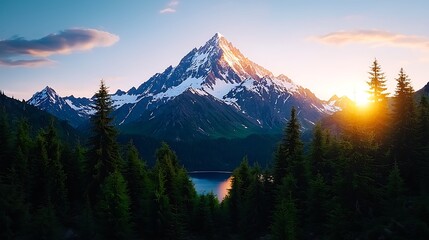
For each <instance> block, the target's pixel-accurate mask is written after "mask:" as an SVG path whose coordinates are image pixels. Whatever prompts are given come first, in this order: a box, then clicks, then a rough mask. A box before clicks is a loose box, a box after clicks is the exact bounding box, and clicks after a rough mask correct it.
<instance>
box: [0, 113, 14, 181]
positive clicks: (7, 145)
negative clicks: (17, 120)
mask: <svg viewBox="0 0 429 240" xmlns="http://www.w3.org/2000/svg"><path fill="white" fill-rule="evenodd" d="M11 148H12V137H11V132H10V127H9V123H8V119H7V114H6V112H5V111H4V110H0V176H2V175H4V174H5V173H7V170H9V169H10V167H11V165H12V149H11Z"/></svg>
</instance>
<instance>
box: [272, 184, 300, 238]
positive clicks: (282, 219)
mask: <svg viewBox="0 0 429 240" xmlns="http://www.w3.org/2000/svg"><path fill="white" fill-rule="evenodd" d="M287 179H288V177H285V178H283V184H282V185H281V187H280V188H281V189H282V190H281V194H282V195H283V194H285V195H283V196H282V197H281V198H280V200H279V202H278V203H277V205H276V208H275V210H274V214H273V223H272V225H271V233H272V237H273V239H279V240H280V239H291V240H293V239H298V233H297V231H298V224H297V222H298V216H297V209H296V205H295V200H294V199H293V198H292V194H291V192H289V193H287V192H288V191H287V189H289V188H290V186H289V182H288V180H287Z"/></svg>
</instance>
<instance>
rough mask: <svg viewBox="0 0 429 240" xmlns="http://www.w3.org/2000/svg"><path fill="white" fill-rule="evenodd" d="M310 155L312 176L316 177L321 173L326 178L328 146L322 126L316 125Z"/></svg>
mask: <svg viewBox="0 0 429 240" xmlns="http://www.w3.org/2000/svg"><path fill="white" fill-rule="evenodd" d="M310 154H311V155H310V160H311V161H310V166H311V174H312V175H313V176H315V175H316V174H318V173H319V174H322V176H326V174H327V166H326V165H327V164H326V144H325V137H324V134H323V130H322V126H321V125H320V124H316V126H315V127H314V130H313V140H312V141H311V153H310Z"/></svg>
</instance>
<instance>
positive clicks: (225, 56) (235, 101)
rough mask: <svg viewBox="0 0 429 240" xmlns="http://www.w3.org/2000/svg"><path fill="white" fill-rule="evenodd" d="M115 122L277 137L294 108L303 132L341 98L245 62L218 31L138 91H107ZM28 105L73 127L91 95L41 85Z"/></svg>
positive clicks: (203, 133) (163, 135)
mask: <svg viewBox="0 0 429 240" xmlns="http://www.w3.org/2000/svg"><path fill="white" fill-rule="evenodd" d="M111 98H112V102H113V107H114V112H113V115H114V119H115V124H116V125H117V126H118V127H119V128H120V130H121V132H122V133H125V134H137V135H146V136H151V137H155V138H158V139H170V140H175V141H186V140H194V139H207V138H209V139H213V138H222V137H225V138H240V137H246V136H249V135H251V134H258V133H264V134H267V133H279V132H280V131H281V129H282V128H283V127H284V124H285V122H286V121H287V119H288V117H289V115H290V110H291V108H292V106H294V107H295V108H297V110H298V118H299V119H300V121H301V124H302V126H303V128H304V129H309V128H311V127H312V126H313V125H314V123H315V122H317V121H318V120H319V119H320V118H321V117H323V116H326V115H329V114H332V113H333V112H336V111H338V110H340V109H341V107H344V106H345V105H347V104H352V101H350V100H349V99H348V98H346V97H342V98H339V97H336V96H334V97H333V98H331V99H330V100H329V101H322V100H320V99H319V98H317V97H316V96H315V95H314V94H313V93H312V92H311V91H310V90H309V89H307V88H304V87H302V86H300V85H298V84H296V83H295V82H293V81H292V80H291V79H289V78H288V77H287V76H285V75H279V76H274V74H273V73H272V72H270V71H269V70H267V69H265V68H263V67H262V66H259V65H258V64H256V63H254V62H252V61H251V60H249V59H248V58H246V57H245V56H244V55H243V54H242V53H241V52H240V51H239V50H238V49H237V48H235V47H234V46H233V45H232V44H231V43H230V42H229V41H228V40H227V39H226V38H225V37H223V36H222V35H221V34H219V33H216V34H215V35H214V36H213V37H212V38H211V39H210V40H209V41H207V42H206V43H205V44H204V45H203V46H201V47H199V48H194V49H192V50H191V51H190V52H189V53H188V54H187V55H186V56H185V57H183V58H182V59H181V61H180V62H179V64H178V65H177V66H175V67H173V66H169V67H168V68H166V69H165V71H164V72H162V73H157V74H155V75H153V76H152V77H151V78H150V79H149V80H147V81H145V82H144V83H142V84H141V85H140V86H139V87H137V88H135V87H133V88H131V89H129V90H128V91H126V92H125V91H122V90H117V91H116V92H115V93H113V94H111ZM28 103H29V104H31V105H34V106H36V107H38V108H40V109H42V110H45V111H47V112H49V113H51V114H53V115H55V116H57V117H58V118H60V119H63V120H67V121H68V122H69V123H70V124H71V125H72V126H74V127H79V126H82V125H84V124H86V123H87V122H88V119H89V118H90V116H91V114H93V110H92V108H91V104H92V103H93V99H92V98H76V97H74V96H68V97H60V96H58V94H56V92H55V90H54V89H52V88H50V87H46V88H45V89H43V90H42V91H40V92H37V93H35V94H34V95H33V97H32V98H31V99H29V100H28Z"/></svg>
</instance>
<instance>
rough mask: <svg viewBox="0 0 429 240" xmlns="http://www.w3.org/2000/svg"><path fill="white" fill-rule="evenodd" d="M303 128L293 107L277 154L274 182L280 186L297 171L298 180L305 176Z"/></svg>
mask: <svg viewBox="0 0 429 240" xmlns="http://www.w3.org/2000/svg"><path fill="white" fill-rule="evenodd" d="M300 128H301V126H300V124H299V122H298V118H297V113H296V109H295V108H294V107H293V108H292V111H291V117H290V120H289V121H288V123H287V126H286V128H285V130H284V133H283V138H282V141H281V143H280V144H279V146H278V149H277V154H276V158H275V162H274V182H276V183H277V184H280V183H281V182H282V179H283V177H284V176H286V174H287V173H290V172H292V171H296V172H297V174H298V175H301V176H295V177H296V178H300V180H299V181H301V178H302V177H303V176H302V175H304V168H305V166H304V164H303V156H302V149H303V144H302V142H301V129H300Z"/></svg>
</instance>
